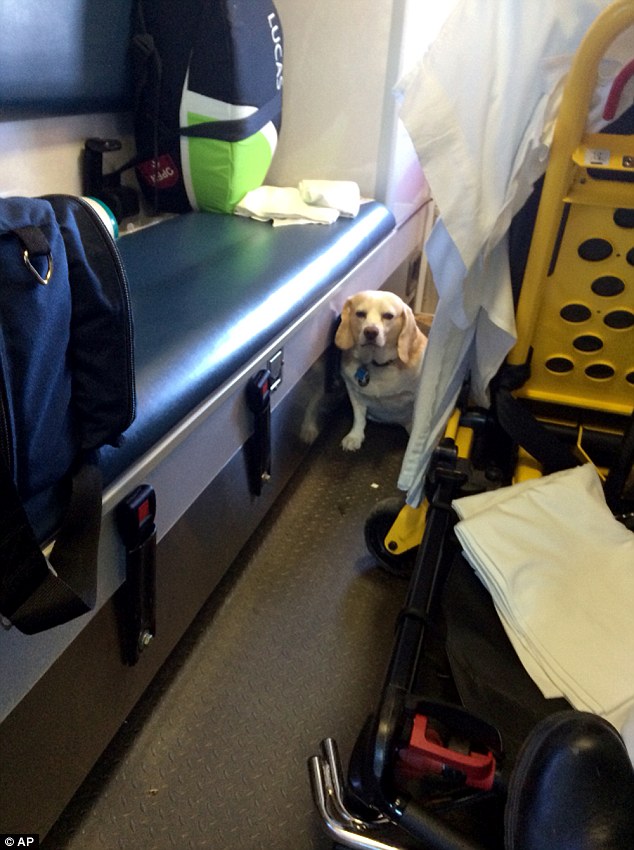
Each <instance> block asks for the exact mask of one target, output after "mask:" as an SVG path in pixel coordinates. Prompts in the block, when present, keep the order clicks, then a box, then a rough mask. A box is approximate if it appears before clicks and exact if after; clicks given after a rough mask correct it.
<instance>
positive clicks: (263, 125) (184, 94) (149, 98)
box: [133, 0, 284, 212]
mask: <svg viewBox="0 0 634 850" xmlns="http://www.w3.org/2000/svg"><path fill="white" fill-rule="evenodd" d="M283 53H284V47H283V34H282V27H281V24H280V21H279V17H278V14H277V10H276V8H275V6H274V4H273V2H272V0H138V3H137V7H136V24H135V27H134V34H133V67H134V73H135V90H136V103H135V135H136V146H137V158H136V161H137V176H138V179H139V184H140V186H141V189H142V191H143V193H144V195H145V197H146V199H147V200H148V201H149V202H150V203H151V204H152V206H153V208H154V210H155V211H156V212H162V211H163V212H185V211H187V210H190V209H192V208H193V209H200V210H214V211H219V212H232V211H233V208H234V207H235V205H236V204H237V203H238V202H239V201H240V200H241V199H242V198H243V197H244V195H245V194H246V193H247V192H248V191H250V190H252V189H255V188H257V187H258V186H260V185H261V184H262V182H263V181H264V177H265V176H266V173H267V171H268V169H269V166H270V163H271V160H272V157H273V154H274V152H275V148H276V145H277V136H278V133H279V130H280V126H281V116H282V87H283Z"/></svg>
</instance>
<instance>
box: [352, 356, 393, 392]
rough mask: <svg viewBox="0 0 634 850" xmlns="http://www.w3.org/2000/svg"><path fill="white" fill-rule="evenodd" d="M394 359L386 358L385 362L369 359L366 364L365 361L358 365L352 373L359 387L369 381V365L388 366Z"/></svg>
mask: <svg viewBox="0 0 634 850" xmlns="http://www.w3.org/2000/svg"><path fill="white" fill-rule="evenodd" d="M396 359H397V358H394V359H393V360H386V361H385V363H377V362H376V360H371V361H370V363H369V364H368V365H367V366H366V365H365V363H364V364H362V365H361V366H359V368H358V369H357V371H356V372H355V373H354V377H355V380H356V382H357V384H359V386H360V387H367V385H368V384H369V383H370V370H369V369H368V366H369V365H372V366H378V367H379V368H381V367H383V366H390V365H391V364H392V363H396Z"/></svg>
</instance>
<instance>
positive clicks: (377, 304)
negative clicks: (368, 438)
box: [335, 290, 427, 451]
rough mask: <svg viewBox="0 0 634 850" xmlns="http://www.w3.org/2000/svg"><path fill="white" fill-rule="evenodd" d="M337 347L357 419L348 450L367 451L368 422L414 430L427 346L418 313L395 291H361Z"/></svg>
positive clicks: (347, 307) (345, 313)
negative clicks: (420, 379)
mask: <svg viewBox="0 0 634 850" xmlns="http://www.w3.org/2000/svg"><path fill="white" fill-rule="evenodd" d="M335 345H336V346H337V347H338V348H340V349H341V350H342V352H343V353H342V361H341V373H342V375H343V379H344V381H345V385H346V389H347V391H348V396H349V398H350V403H351V404H352V412H353V417H354V420H353V424H352V428H351V429H350V431H349V432H348V434H346V436H345V437H344V438H343V440H342V442H341V446H342V448H344V449H345V450H346V451H356V450H357V449H359V448H360V447H361V445H362V443H363V440H364V438H365V426H366V420H367V419H371V420H374V421H377V422H386V423H390V424H400V425H403V426H404V427H405V428H406V429H407V430H408V431H409V429H410V427H411V422H412V415H413V408H414V397H415V394H416V390H417V387H418V378H419V375H420V370H421V366H422V362H423V355H424V352H425V347H426V345H427V337H426V335H425V334H424V333H423V331H422V330H421V327H420V326H419V324H418V323H417V317H416V316H415V315H414V313H413V311H412V309H411V308H410V307H409V306H408V305H407V304H406V303H405V302H404V301H403V300H402V299H401V298H399V296H398V295H395V294H394V293H392V292H383V291H375V290H368V291H365V292H358V293H357V294H356V295H352V296H351V297H350V298H348V299H347V301H346V302H345V304H344V305H343V310H342V311H341V323H340V324H339V327H338V328H337V332H336V335H335Z"/></svg>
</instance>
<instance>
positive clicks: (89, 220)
mask: <svg viewBox="0 0 634 850" xmlns="http://www.w3.org/2000/svg"><path fill="white" fill-rule="evenodd" d="M135 403H136V401H135V383H134V356H133V327H132V316H131V309H130V300H129V294H128V285H127V279H126V276H125V271H124V269H123V265H122V262H121V259H120V257H119V253H118V251H117V247H116V244H115V242H114V240H113V238H112V236H111V235H110V233H109V232H108V230H107V228H106V226H105V225H104V224H103V222H102V220H101V219H100V218H99V216H98V214H97V213H96V212H95V210H94V209H93V208H92V207H91V206H90V205H89V204H88V203H86V202H85V201H83V200H82V199H81V198H75V197H71V196H65V195H52V196H49V197H48V198H35V199H32V198H6V199H0V615H2V617H3V618H4V619H5V620H6V621H8V622H9V623H11V624H12V625H15V626H16V627H17V628H18V629H19V630H20V631H22V632H24V633H26V634H33V633H35V632H40V631H43V630H45V629H48V628H51V627H53V626H56V625H59V624H61V623H65V622H67V621H69V620H71V619H73V618H75V617H77V616H79V615H80V614H83V613H86V612H87V611H89V610H91V609H92V608H93V606H94V603H95V595H96V571H97V545H98V539H99V530H100V521H101V476H100V472H99V466H98V452H97V450H98V449H99V448H100V447H101V446H103V445H105V444H111V445H116V444H117V442H118V441H119V439H120V435H121V433H122V432H123V431H124V430H125V429H126V428H127V427H128V426H129V425H130V424H131V422H132V421H133V419H134V415H135ZM53 539H54V541H55V542H54V545H53V548H52V552H51V553H50V554H49V553H48V549H50V542H51V540H53ZM46 545H48V548H46ZM43 547H44V551H46V552H47V556H45V555H44V554H43Z"/></svg>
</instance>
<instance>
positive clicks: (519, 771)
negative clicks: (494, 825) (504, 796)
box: [505, 711, 634, 850]
mask: <svg viewBox="0 0 634 850" xmlns="http://www.w3.org/2000/svg"><path fill="white" fill-rule="evenodd" d="M505 836H506V838H505V840H506V843H505V847H506V850H554V848H557V850H631V848H632V847H634V770H633V769H632V764H631V762H630V759H629V756H628V754H627V750H626V749H625V746H624V744H623V741H622V740H621V738H620V737H619V735H618V733H617V731H616V729H614V727H613V726H611V725H610V724H609V723H608V722H607V721H606V720H604V719H603V718H601V717H597V716H596V715H594V714H588V713H586V712H578V711H567V712H562V713H557V714H554V715H551V716H550V717H547V718H546V719H545V720H542V721H541V722H540V723H539V724H538V725H537V726H536V727H535V729H534V730H533V732H532V733H531V735H530V736H529V737H528V739H527V740H526V742H525V744H524V747H523V748H522V751H521V752H520V755H519V757H518V760H517V763H516V765H515V769H514V771H513V774H512V776H511V781H510V784H509V790H508V800H507V805H506V812H505Z"/></svg>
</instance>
